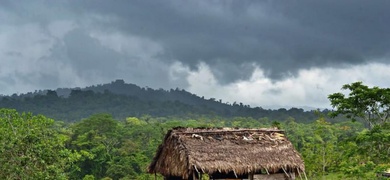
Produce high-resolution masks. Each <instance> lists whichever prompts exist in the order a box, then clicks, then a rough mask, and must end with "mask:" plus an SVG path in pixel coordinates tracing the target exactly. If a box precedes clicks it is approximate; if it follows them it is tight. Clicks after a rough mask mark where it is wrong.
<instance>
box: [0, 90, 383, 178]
mask: <svg viewBox="0 0 390 180" xmlns="http://www.w3.org/2000/svg"><path fill="white" fill-rule="evenodd" d="M114 83H115V82H114ZM99 87H100V86H99ZM343 89H345V90H349V91H350V94H349V95H348V96H347V95H344V94H342V93H334V94H331V95H329V100H330V104H331V105H332V106H333V107H334V108H335V110H334V111H329V112H324V111H321V112H320V111H310V112H305V111H303V110H300V109H291V110H285V109H284V110H276V111H275V112H279V111H281V112H280V114H281V115H280V117H278V116H277V115H275V117H273V116H270V115H271V114H272V113H269V114H266V115H262V116H260V115H258V116H255V115H253V114H249V113H248V114H235V113H238V112H240V111H233V110H232V109H234V108H237V109H239V108H240V105H238V106H239V107H236V106H235V105H226V107H231V109H228V110H232V111H231V112H233V113H232V114H229V115H223V113H222V112H219V111H218V110H217V109H216V108H215V109H214V108H213V107H211V106H210V107H209V106H207V108H205V109H209V110H210V109H212V112H210V111H203V110H205V109H202V108H199V107H201V106H195V105H194V104H185V103H184V102H180V101H178V100H175V101H171V100H167V101H166V99H165V100H161V101H149V100H148V101H144V100H140V99H139V97H138V98H137V97H136V96H131V95H125V94H116V93H113V92H110V90H103V92H95V91H92V90H70V93H69V96H62V95H58V94H57V92H56V91H47V92H46V93H45V94H39V93H37V94H34V95H33V96H26V95H24V96H21V95H18V96H13V97H3V100H2V107H6V108H3V109H0V152H1V153H0V161H1V162H0V164H2V166H0V179H154V178H155V175H151V174H147V173H146V168H147V166H148V165H149V163H150V162H151V160H152V158H153V156H154V154H155V152H156V149H157V146H158V145H159V144H160V143H161V142H162V140H163V137H164V135H165V133H166V132H167V131H168V130H169V129H171V128H173V127H178V126H182V127H245V128H260V127H278V128H280V129H283V130H285V132H286V134H287V137H288V139H289V140H290V141H291V142H292V143H293V144H294V146H295V148H296V149H297V150H298V151H299V152H300V153H301V155H302V156H303V158H304V161H305V167H306V173H307V175H308V177H309V179H381V178H384V177H381V173H382V172H384V171H386V170H387V169H389V168H390V160H389V157H390V125H389V122H388V113H389V111H390V109H389V107H390V89H387V88H378V87H373V88H370V87H367V86H365V85H363V84H362V83H360V82H357V83H352V84H350V85H345V86H343ZM153 91H155V90H153ZM157 91H158V90H157ZM173 91H175V90H173ZM178 91H179V92H181V90H178ZM164 92H165V93H169V92H167V91H164ZM185 93H187V92H185ZM88 94H89V96H88ZM99 98H100V99H99ZM105 98H106V99H105ZM112 98H113V99H112ZM131 99H138V100H134V101H130V100H131ZM201 99H202V98H201ZM126 100H129V101H130V102H128V103H127V105H128V106H124V107H122V105H123V104H121V103H120V102H123V103H124V102H125V101H126ZM206 101H208V100H206ZM93 102H95V103H93ZM109 102H111V104H110V106H101V105H102V104H105V103H109ZM139 102H145V103H144V104H143V105H144V106H142V107H139V106H141V105H140V104H136V105H133V104H135V103H139ZM167 102H172V103H177V104H176V105H181V106H179V107H178V109H177V112H176V111H174V110H171V109H169V108H172V107H170V106H174V105H175V104H169V103H167ZM34 103H37V104H36V105H35V106H34ZM67 103H68V104H67ZM159 103H161V104H159ZM164 103H165V104H164ZM212 103H215V101H213V102H212ZM69 104H70V105H69ZM6 105H10V106H9V107H7V106H6ZM11 105H13V106H11ZM131 105H133V106H131ZM39 106H43V107H39ZM83 106H87V107H86V108H85V109H83ZM157 106H162V107H160V108H162V109H159V108H155V110H156V111H157V110H158V111H157V112H155V113H156V114H153V113H152V112H154V111H147V110H146V109H147V108H145V107H149V108H150V107H157ZM163 106H166V107H165V108H166V109H164V108H163ZM221 106H222V105H221ZM109 107H112V109H111V110H110V109H108V110H107V109H105V108H109ZM167 107H169V108H167ZM29 108H31V109H29ZM54 108H67V109H66V110H59V109H54ZM77 108H81V109H82V110H80V109H77ZM121 108H123V111H121ZM132 108H135V109H136V110H132ZM137 108H138V109H137ZM186 108H188V109H186ZM242 108H247V109H248V112H250V110H253V111H254V112H257V111H256V108H250V107H242ZM53 109H54V110H53ZM114 109H115V111H114ZM116 109H117V110H116ZM85 110H89V111H88V113H84V112H83V111H85ZM163 110H166V111H168V112H170V113H171V114H169V113H168V112H163ZM196 110H198V111H196ZM24 111H29V112H34V113H29V112H26V113H25V112H24ZM99 111H101V112H99ZM125 111H128V112H131V113H133V114H131V113H129V114H126V113H123V114H120V113H119V112H125ZM136 111H142V113H136ZM160 111H161V112H160ZM183 111H184V113H180V112H183ZM264 111H265V112H267V111H271V112H273V111H272V110H264ZM59 112H61V113H63V114H61V113H59ZM291 112H295V113H296V114H299V113H300V115H301V116H294V113H291ZM38 113H39V114H42V115H37V114H38ZM66 113H68V116H70V117H72V118H66V116H67V115H66ZM73 113H76V115H73ZM148 113H150V114H148ZM158 113H166V114H161V115H160V116H159V114H158ZM289 113H290V114H289ZM89 114H90V115H89ZM282 114H284V115H282ZM305 114H310V116H305ZM328 114H329V117H328ZM56 116H57V117H61V116H63V117H61V118H58V119H56V118H55V117H56ZM340 116H341V117H344V118H338V119H337V120H334V119H333V117H340ZM299 118H305V120H303V121H301V120H300V119H299ZM157 178H158V179H161V177H159V176H157Z"/></svg>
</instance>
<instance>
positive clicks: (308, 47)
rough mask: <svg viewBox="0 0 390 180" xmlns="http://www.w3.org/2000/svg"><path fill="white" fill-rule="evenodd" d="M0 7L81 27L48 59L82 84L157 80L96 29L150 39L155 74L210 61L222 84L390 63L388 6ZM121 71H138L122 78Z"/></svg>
mask: <svg viewBox="0 0 390 180" xmlns="http://www.w3.org/2000/svg"><path fill="white" fill-rule="evenodd" d="M0 6H1V7H0V9H2V10H4V11H6V12H8V14H7V15H8V16H7V18H4V17H5V16H3V18H2V17H0V19H1V20H6V19H11V20H9V22H11V21H12V22H14V21H15V22H18V23H25V22H38V23H39V24H41V25H42V26H45V25H46V24H50V22H51V21H53V20H63V19H65V20H70V21H73V22H75V23H76V24H77V25H78V28H79V29H75V30H72V31H71V32H69V33H68V34H67V35H65V36H63V39H62V40H61V41H63V42H64V44H61V45H57V46H55V47H54V48H53V50H52V51H53V54H52V55H51V57H50V58H52V59H55V60H57V61H62V62H67V63H69V64H70V65H71V66H72V67H74V69H75V71H76V72H77V73H78V74H79V75H80V76H91V77H92V76H93V75H96V73H98V74H99V73H100V75H101V76H102V77H103V76H104V77H107V78H111V77H118V75H129V76H130V75H131V76H132V77H136V78H139V80H138V81H142V78H144V77H152V76H151V75H150V74H149V75H147V74H146V75H145V74H142V73H145V72H147V71H141V70H140V69H141V68H145V67H148V65H147V63H146V64H142V62H137V61H143V60H142V59H139V60H137V59H134V58H133V57H129V56H128V55H124V54H123V53H118V52H116V51H114V50H112V49H109V48H107V46H103V45H102V44H101V42H98V41H97V40H96V39H94V38H92V37H91V36H90V34H89V31H91V30H93V31H100V32H103V33H108V34H109V33H112V32H120V33H123V34H126V35H129V36H136V37H141V38H147V39H150V40H151V41H153V42H156V43H158V44H159V45H161V47H162V48H163V51H162V52H160V53H158V54H155V55H154V56H153V57H154V58H156V59H157V60H158V61H159V62H157V63H156V64H158V66H159V67H164V68H165V67H169V64H171V63H172V62H174V61H180V62H182V64H184V65H187V66H189V67H190V68H192V69H196V68H197V67H198V65H199V63H200V62H205V63H206V64H208V65H209V66H210V67H211V70H212V72H213V73H214V75H215V76H216V77H217V78H218V80H219V82H221V83H229V82H232V81H234V80H238V79H248V78H249V77H250V76H251V74H252V72H253V70H254V68H255V67H254V66H253V65H257V66H260V67H261V68H262V69H264V71H265V72H266V73H267V75H269V76H270V77H271V78H274V79H278V78H282V77H286V76H290V75H291V74H293V75H294V74H295V73H296V72H297V71H298V70H299V69H307V68H310V67H340V66H348V65H354V64H361V63H367V62H369V61H374V60H378V61H379V60H381V61H387V59H386V58H388V56H389V47H390V34H389V33H388V32H390V26H389V23H388V22H387V21H388V20H389V19H390V11H388V7H390V1H387V0H386V1H385V0H383V1H379V0H378V1H366V0H354V1H352V0H351V1H350V0H347V1H336V0H327V1H313V0H302V1H228V0H220V1H218V0H215V1H209V0H204V1H199V0H189V1H181V0H166V1H155V0H120V1H106V0H96V1H51V0H47V1H45V0H43V1H34V2H33V3H32V2H30V1H23V2H20V1H2V2H0ZM83 28H84V29H83ZM56 51H58V52H56ZM59 52H60V53H59ZM134 56H136V55H134ZM154 62H155V61H154ZM118 64H119V65H118ZM164 64H165V66H164ZM118 66H121V67H120V68H122V69H124V67H126V68H127V67H129V69H130V70H129V71H128V72H132V73H130V74H126V73H124V72H118ZM150 69H152V70H155V71H153V73H154V74H153V76H156V77H165V78H167V77H166V75H165V76H164V75H162V74H163V73H164V72H163V71H162V70H161V68H160V69H159V68H150ZM148 72H151V71H148ZM137 73H139V74H137ZM137 76H138V77H137ZM119 78H120V77H119ZM166 81H168V79H167V80H166ZM158 82H162V81H158ZM158 82H157V80H156V82H154V83H158Z"/></svg>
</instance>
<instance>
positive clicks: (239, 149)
mask: <svg viewBox="0 0 390 180" xmlns="http://www.w3.org/2000/svg"><path fill="white" fill-rule="evenodd" d="M281 169H283V171H289V172H299V171H301V172H304V171H305V166H304V163H303V160H302V157H301V156H300V154H299V153H298V152H297V151H296V150H295V149H294V147H293V145H292V144H291V142H290V141H288V139H287V138H286V137H285V136H284V131H282V130H278V129H265V128H263V129H232V128H174V129H172V130H170V131H169V132H168V133H167V135H166V136H165V139H164V142H163V144H161V145H160V146H159V148H158V149H157V153H156V156H155V157H154V159H153V161H152V163H151V164H150V166H149V168H148V171H149V173H160V174H162V175H163V176H178V177H182V178H183V179H187V178H188V177H190V176H191V175H192V173H193V172H202V173H206V174H214V173H226V174H228V173H229V172H234V173H235V174H237V175H243V174H250V173H255V172H260V171H262V170H263V171H266V172H267V173H276V172H278V171H280V170H281Z"/></svg>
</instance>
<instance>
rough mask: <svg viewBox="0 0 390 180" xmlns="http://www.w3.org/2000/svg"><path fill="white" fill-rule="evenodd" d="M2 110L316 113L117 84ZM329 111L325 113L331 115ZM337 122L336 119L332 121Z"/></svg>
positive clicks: (119, 115)
mask: <svg viewBox="0 0 390 180" xmlns="http://www.w3.org/2000/svg"><path fill="white" fill-rule="evenodd" d="M0 107H3V108H13V109H17V110H18V111H20V112H32V113H34V114H44V115H45V116H47V117H50V118H53V119H56V120H62V121H66V122H74V121H78V120H80V119H82V118H87V117H89V116H91V115H93V114H96V113H103V112H104V113H109V114H111V115H113V117H114V118H116V119H123V118H126V117H129V116H134V117H141V116H143V115H150V116H153V117H180V118H189V117H190V118H198V117H201V116H206V117H214V116H220V117H223V118H233V117H252V118H255V119H258V118H268V119H272V120H277V121H285V120H287V119H288V118H290V117H292V118H295V119H297V121H298V122H306V123H307V122H311V121H313V119H315V118H316V116H315V115H314V113H313V112H314V111H304V110H303V109H300V108H291V109H284V108H281V109H278V110H271V109H263V108H261V107H253V108H252V107H250V106H249V105H244V104H243V103H240V102H239V103H237V102H233V103H232V104H229V103H223V102H222V100H218V101H217V100H216V99H215V98H210V99H205V98H203V97H199V96H197V95H195V94H192V93H190V92H187V91H185V90H180V89H171V90H163V89H158V90H155V89H151V88H141V87H138V86H136V85H134V84H126V83H125V82H124V81H123V80H116V81H113V82H111V83H109V84H104V85H98V86H90V87H86V88H74V89H66V88H61V89H57V90H44V91H36V92H34V93H33V92H31V93H27V94H19V95H17V94H14V95H12V96H3V97H0ZM328 112H329V111H328V110H323V112H322V113H324V114H327V113H328ZM329 120H330V121H332V122H334V121H336V120H340V119H339V118H336V119H329Z"/></svg>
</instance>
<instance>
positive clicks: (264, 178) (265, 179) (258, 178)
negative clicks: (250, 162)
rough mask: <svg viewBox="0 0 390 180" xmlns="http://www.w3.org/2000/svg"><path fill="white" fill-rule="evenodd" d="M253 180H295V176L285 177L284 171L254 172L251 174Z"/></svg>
mask: <svg viewBox="0 0 390 180" xmlns="http://www.w3.org/2000/svg"><path fill="white" fill-rule="evenodd" d="M253 180H295V176H294V175H293V177H290V178H288V177H286V174H284V173H277V174H270V175H268V174H255V175H254V176H253Z"/></svg>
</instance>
